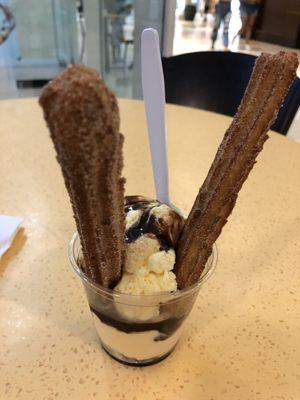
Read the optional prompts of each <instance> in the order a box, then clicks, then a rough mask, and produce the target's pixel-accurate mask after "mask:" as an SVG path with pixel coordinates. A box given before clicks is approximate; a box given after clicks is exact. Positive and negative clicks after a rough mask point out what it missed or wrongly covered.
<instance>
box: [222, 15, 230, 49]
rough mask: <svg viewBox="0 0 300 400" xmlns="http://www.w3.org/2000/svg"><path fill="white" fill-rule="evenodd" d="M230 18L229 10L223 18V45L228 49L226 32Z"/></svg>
mask: <svg viewBox="0 0 300 400" xmlns="http://www.w3.org/2000/svg"><path fill="white" fill-rule="evenodd" d="M230 18H231V11H229V12H228V13H227V14H226V15H225V18H224V25H223V45H224V48H225V50H228V32H229V23H230Z"/></svg>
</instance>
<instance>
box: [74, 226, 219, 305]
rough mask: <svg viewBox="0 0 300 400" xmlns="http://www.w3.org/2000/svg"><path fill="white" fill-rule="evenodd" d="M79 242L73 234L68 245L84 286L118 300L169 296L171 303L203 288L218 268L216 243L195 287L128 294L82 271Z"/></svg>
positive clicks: (75, 234) (75, 268)
mask: <svg viewBox="0 0 300 400" xmlns="http://www.w3.org/2000/svg"><path fill="white" fill-rule="evenodd" d="M78 241H79V245H80V239H79V235H78V232H77V231H75V233H74V234H73V236H72V238H71V240H70V242H69V244H68V256H69V261H70V263H71V265H72V267H73V269H74V271H75V272H76V274H77V275H78V276H79V277H80V278H81V279H82V280H83V282H84V284H86V285H87V286H89V287H90V288H92V289H93V290H95V291H96V292H98V293H101V294H104V295H110V296H113V297H114V298H115V299H116V300H117V299H120V300H125V299H126V298H127V299H134V298H143V299H158V298H159V297H162V296H168V297H169V298H170V300H171V301H172V300H177V299H179V298H181V297H183V296H185V295H188V294H190V293H192V292H193V291H195V290H197V289H198V288H199V287H200V286H202V285H203V283H204V282H206V281H207V279H208V278H209V277H210V276H211V275H212V274H213V272H214V270H215V268H216V265H217V261H218V248H217V245H216V243H214V244H213V248H212V254H211V256H210V258H209V259H208V261H207V262H210V264H209V265H208V266H207V265H206V266H205V268H204V271H203V272H204V273H202V275H201V277H200V278H199V280H198V281H197V282H196V283H194V284H193V285H191V286H188V287H187V288H184V289H182V290H176V292H159V293H154V294H127V293H121V292H118V291H116V290H113V289H109V288H105V287H103V286H101V285H99V284H98V283H95V282H94V281H93V280H92V279H91V278H89V277H88V276H87V275H86V274H85V273H84V272H83V271H82V269H81V268H80V267H79V265H78V263H77V261H76V258H75V254H74V249H75V245H76V244H77V242H78Z"/></svg>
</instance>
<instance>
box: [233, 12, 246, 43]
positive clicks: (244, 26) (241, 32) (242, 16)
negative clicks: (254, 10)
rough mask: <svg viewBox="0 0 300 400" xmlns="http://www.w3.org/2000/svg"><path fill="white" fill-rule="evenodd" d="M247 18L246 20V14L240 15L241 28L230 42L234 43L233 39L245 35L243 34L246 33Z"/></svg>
mask: <svg viewBox="0 0 300 400" xmlns="http://www.w3.org/2000/svg"><path fill="white" fill-rule="evenodd" d="M247 18H248V16H247V15H246V14H244V15H241V20H242V26H241V29H240V30H239V31H238V33H237V34H236V35H235V36H234V38H233V40H232V42H234V41H235V39H236V38H237V37H238V36H243V35H244V34H245V32H246V26H247Z"/></svg>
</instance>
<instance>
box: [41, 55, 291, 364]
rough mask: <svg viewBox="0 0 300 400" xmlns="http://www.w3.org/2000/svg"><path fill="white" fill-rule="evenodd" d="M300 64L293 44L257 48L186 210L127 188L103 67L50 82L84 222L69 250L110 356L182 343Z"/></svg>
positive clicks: (67, 173)
mask: <svg viewBox="0 0 300 400" xmlns="http://www.w3.org/2000/svg"><path fill="white" fill-rule="evenodd" d="M297 65H298V60H297V56H296V55H295V53H290V52H280V53H278V54H275V55H270V54H262V55H261V56H260V57H258V59H257V61H256V64H255V67H254V70H253V73H252V76H251V79H250V81H249V84H248V87H247V89H246V92H245V94H244V97H243V99H242V102H241V104H240V107H239V109H238V111H237V113H236V115H235V117H234V119H233V121H232V123H231V125H230V127H229V129H228V130H227V132H226V133H225V136H224V139H223V141H222V143H221V144H220V146H219V149H218V151H217V154H216V156H215V159H214V161H213V163H212V166H211V168H210V170H209V172H208V175H207V177H206V179H205V181H204V183H203V185H202V186H201V188H200V190H199V193H198V195H197V198H196V200H195V202H194V205H193V207H192V210H191V211H190V213H189V215H188V216H187V218H186V219H185V218H184V217H183V215H181V214H180V213H179V212H178V211H177V210H175V209H173V208H172V207H171V206H170V205H168V204H161V203H160V202H159V201H157V200H155V199H148V198H145V197H143V196H140V195H133V196H127V197H125V195H124V184H125V180H124V178H123V177H122V167H123V153H122V146H123V140H124V139H123V136H122V134H121V133H120V132H119V124H120V119H119V110H118V105H117V101H116V99H115V97H114V95H113V94H112V93H111V92H110V90H109V89H108V88H107V87H106V86H105V84H104V82H103V80H102V79H101V77H100V76H99V74H98V72H97V71H95V70H93V69H91V68H88V67H85V66H83V65H73V66H70V67H69V68H67V69H66V70H65V71H63V72H62V73H61V74H60V75H59V76H58V77H57V78H56V79H54V80H53V81H52V82H50V83H49V84H48V85H47V86H46V87H45V88H44V90H43V93H42V95H41V97H40V104H41V106H42V108H43V111H44V116H45V119H46V122H47V124H48V127H49V130H50V133H51V138H52V140H53V143H54V146H55V150H56V153H57V160H58V162H59V164H60V166H61V169H62V173H63V177H64V181H65V185H66V188H67V190H68V193H69V196H70V200H71V203H72V207H73V212H74V217H75V221H76V226H77V231H78V234H77V233H76V234H75V235H74V237H73V239H72V241H71V244H70V249H69V250H70V259H71V262H72V264H73V266H74V268H75V270H76V271H77V273H78V274H79V275H80V276H81V278H82V281H83V283H84V287H85V289H86V293H87V298H88V302H89V306H90V309H91V312H92V315H93V318H94V321H95V326H96V329H97V332H98V334H99V338H100V341H101V344H102V346H103V348H104V349H105V350H106V351H107V352H108V353H109V354H110V355H111V356H112V357H114V358H116V359H118V360H119V361H123V362H125V363H128V364H133V365H147V364H151V363H154V362H157V361H159V360H161V359H162V358H164V357H166V356H167V355H168V354H169V353H170V352H171V351H172V350H173V348H174V347H175V345H176V343H177V341H178V339H179V336H180V333H181V330H182V323H183V321H184V320H185V319H186V317H187V316H188V314H189V312H190V310H191V308H192V306H193V303H194V301H195V299H196V297H197V294H198V291H199V288H200V286H201V284H202V283H203V282H204V280H205V279H206V278H207V277H208V276H209V274H210V272H211V270H212V268H213V266H214V264H215V262H216V257H215V251H214V243H215V241H216V239H217V238H218V236H219V235H220V233H221V231H222V228H223V226H224V225H225V223H226V222H227V219H228V217H229V215H230V213H231V211H232V209H233V207H234V205H235V202H236V200H237V196H238V193H239V191H240V189H241V187H242V185H243V183H244V181H245V180H246V179H247V177H248V174H249V172H250V171H251V169H252V168H253V166H254V164H255V161H256V157H257V155H258V154H259V152H260V151H261V150H262V148H263V144H264V142H265V141H266V140H267V138H268V134H267V133H268V130H269V129H270V127H271V125H272V123H273V122H274V121H275V119H276V116H277V113H278V111H279V109H280V106H281V104H282V102H283V100H284V98H285V96H286V94H287V92H288V90H289V87H290V85H291V84H292V82H293V79H294V77H295V73H296V69H297Z"/></svg>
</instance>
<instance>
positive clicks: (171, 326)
mask: <svg viewBox="0 0 300 400" xmlns="http://www.w3.org/2000/svg"><path fill="white" fill-rule="evenodd" d="M90 309H91V311H92V312H93V313H94V314H95V315H96V316H97V317H98V318H99V319H100V321H101V322H103V323H104V324H106V325H109V326H112V327H113V328H115V329H117V330H119V331H122V332H125V333H134V332H145V331H158V332H159V335H157V337H156V338H155V341H161V340H166V339H168V337H169V336H171V335H172V334H173V333H174V332H175V331H177V329H178V328H179V327H180V325H181V324H182V321H183V320H184V319H185V317H186V316H181V317H180V318H175V317H173V318H168V319H165V320H161V321H157V322H128V321H124V320H122V319H121V318H118V319H117V318H114V317H113V315H112V314H111V315H108V314H104V313H102V312H100V311H98V310H96V309H95V308H94V307H92V306H90Z"/></svg>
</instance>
